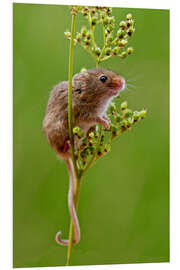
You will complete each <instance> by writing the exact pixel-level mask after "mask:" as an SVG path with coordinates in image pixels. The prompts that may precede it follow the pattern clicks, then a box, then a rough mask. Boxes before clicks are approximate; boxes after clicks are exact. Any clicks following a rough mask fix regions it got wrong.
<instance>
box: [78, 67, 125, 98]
mask: <svg viewBox="0 0 180 270" xmlns="http://www.w3.org/2000/svg"><path fill="white" fill-rule="evenodd" d="M73 88H74V92H75V94H76V96H79V98H80V99H85V98H86V97H88V101H90V99H92V100H93V99H103V98H104V99H108V98H111V97H113V96H117V95H118V94H119V92H120V91H122V90H123V89H124V88H125V79H124V78H123V77H122V76H120V75H119V74H117V73H115V72H112V71H110V70H106V69H102V68H98V69H91V70H87V71H85V72H81V73H79V74H76V75H75V76H74V77H73Z"/></svg>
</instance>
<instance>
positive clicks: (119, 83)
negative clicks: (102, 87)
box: [113, 77, 126, 90]
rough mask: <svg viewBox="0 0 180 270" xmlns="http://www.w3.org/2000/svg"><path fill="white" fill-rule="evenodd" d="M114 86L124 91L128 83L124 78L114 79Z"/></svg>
mask: <svg viewBox="0 0 180 270" xmlns="http://www.w3.org/2000/svg"><path fill="white" fill-rule="evenodd" d="M113 85H114V86H115V88H117V89H119V90H123V89H124V88H125V86H126V81H125V79H124V78H123V77H119V78H115V79H113Z"/></svg>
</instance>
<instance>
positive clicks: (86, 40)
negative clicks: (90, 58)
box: [85, 39, 90, 47]
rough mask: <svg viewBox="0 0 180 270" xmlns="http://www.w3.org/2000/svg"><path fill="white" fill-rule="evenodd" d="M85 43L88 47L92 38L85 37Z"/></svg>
mask: <svg viewBox="0 0 180 270" xmlns="http://www.w3.org/2000/svg"><path fill="white" fill-rule="evenodd" d="M85 45H86V46H87V47H89V45H90V40H88V39H85Z"/></svg>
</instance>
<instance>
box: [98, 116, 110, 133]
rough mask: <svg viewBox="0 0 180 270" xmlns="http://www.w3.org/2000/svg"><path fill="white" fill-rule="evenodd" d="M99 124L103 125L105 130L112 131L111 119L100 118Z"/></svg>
mask: <svg viewBox="0 0 180 270" xmlns="http://www.w3.org/2000/svg"><path fill="white" fill-rule="evenodd" d="M97 122H98V123H99V124H101V125H103V127H104V129H105V130H110V123H109V119H108V118H107V117H106V116H103V117H102V118H98V119H97Z"/></svg>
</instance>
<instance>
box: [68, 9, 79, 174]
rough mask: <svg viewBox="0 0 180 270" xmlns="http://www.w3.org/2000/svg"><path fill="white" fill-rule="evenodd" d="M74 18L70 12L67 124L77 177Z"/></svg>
mask: <svg viewBox="0 0 180 270" xmlns="http://www.w3.org/2000/svg"><path fill="white" fill-rule="evenodd" d="M75 18H76V15H75V14H72V25H71V40H70V49H69V91H68V124H69V138H70V142H71V153H72V162H73V167H74V172H75V175H76V178H77V177H78V169H77V166H76V160H75V155H74V139H73V124H72V74H73V56H74V33H75Z"/></svg>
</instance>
